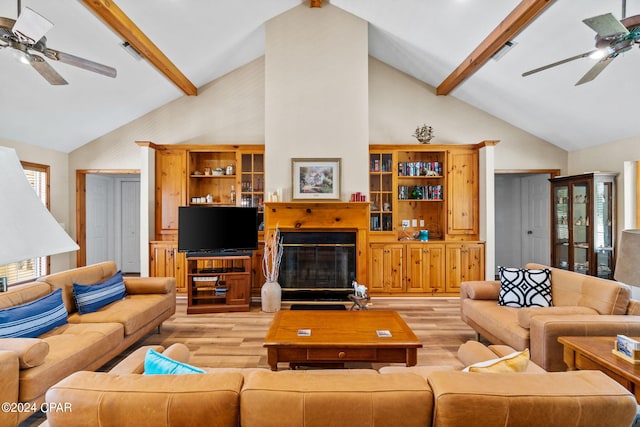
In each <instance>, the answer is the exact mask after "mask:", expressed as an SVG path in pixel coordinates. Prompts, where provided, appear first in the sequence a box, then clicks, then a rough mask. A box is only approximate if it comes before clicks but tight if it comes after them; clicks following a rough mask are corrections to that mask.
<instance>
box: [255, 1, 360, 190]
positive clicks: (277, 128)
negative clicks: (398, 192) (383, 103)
mask: <svg viewBox="0 0 640 427" xmlns="http://www.w3.org/2000/svg"><path fill="white" fill-rule="evenodd" d="M367 52H368V33H367V22H366V21H363V20H362V19H360V18H357V17H355V16H353V15H351V14H349V13H347V12H344V11H343V10H342V9H339V8H337V7H334V6H332V5H330V4H327V5H326V6H324V7H322V8H309V7H308V5H305V4H301V5H300V6H297V7H294V8H292V9H290V10H289V11H287V12H285V13H283V14H281V15H279V16H277V17H276V18H273V19H272V20H270V21H268V22H267V24H266V40H265V57H266V62H265V87H266V95H265V111H266V113H265V114H266V115H265V160H266V171H267V174H266V190H267V191H268V192H273V191H276V190H277V189H282V194H283V198H284V199H285V200H290V198H291V190H292V189H291V187H292V186H291V166H290V164H291V160H290V159H291V158H296V157H298V158H325V157H331V158H341V159H342V179H341V181H342V189H341V193H342V194H341V199H342V200H348V197H349V195H350V194H351V193H355V192H358V191H360V192H363V193H367V191H368V188H369V183H368V178H369V175H368V170H367V168H368V161H367V159H368V145H369V123H368V105H369V99H368V59H367V58H368V56H367Z"/></svg>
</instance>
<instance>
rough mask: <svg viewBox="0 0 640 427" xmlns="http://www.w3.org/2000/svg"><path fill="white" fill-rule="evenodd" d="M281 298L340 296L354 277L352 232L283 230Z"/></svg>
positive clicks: (354, 255) (345, 293)
mask: <svg viewBox="0 0 640 427" xmlns="http://www.w3.org/2000/svg"><path fill="white" fill-rule="evenodd" d="M281 235H282V246H283V255H282V263H281V264H280V274H279V278H278V283H280V286H281V287H282V292H283V299H285V300H287V299H288V300H291V299H344V297H345V296H346V295H347V294H349V293H351V292H352V289H353V288H352V285H351V283H352V282H353V280H355V279H356V233H355V232H334V231H327V232H319V231H314V232H304V231H302V232H283V233H282V234H281Z"/></svg>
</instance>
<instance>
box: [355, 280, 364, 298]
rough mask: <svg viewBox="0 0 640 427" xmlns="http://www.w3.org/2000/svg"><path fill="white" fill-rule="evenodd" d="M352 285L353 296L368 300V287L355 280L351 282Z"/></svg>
mask: <svg viewBox="0 0 640 427" xmlns="http://www.w3.org/2000/svg"><path fill="white" fill-rule="evenodd" d="M351 284H352V285H353V294H354V295H355V296H356V297H360V298H366V297H367V287H366V286H365V285H361V284H359V283H358V282H356V281H355V280H354V281H353V282H351Z"/></svg>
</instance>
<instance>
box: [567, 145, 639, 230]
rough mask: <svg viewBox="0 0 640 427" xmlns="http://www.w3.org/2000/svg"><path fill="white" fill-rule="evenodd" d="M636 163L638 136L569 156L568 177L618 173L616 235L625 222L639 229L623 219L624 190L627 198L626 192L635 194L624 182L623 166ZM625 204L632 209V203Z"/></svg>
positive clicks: (632, 186)
mask: <svg viewBox="0 0 640 427" xmlns="http://www.w3.org/2000/svg"><path fill="white" fill-rule="evenodd" d="M637 160H640V136H637V137H633V138H628V139H623V140H620V141H615V142H611V143H609V144H602V145H598V146H596V147H590V148H585V149H583V150H577V151H572V152H571V153H569V162H568V170H569V172H568V173H569V174H570V175H573V174H579V173H584V172H591V171H601V172H617V173H618V177H617V179H616V185H617V187H616V188H617V194H616V197H617V201H618V203H617V204H616V207H617V212H616V221H617V229H618V234H619V233H620V232H621V231H622V230H623V229H624V228H625V226H624V224H625V222H626V223H627V224H629V223H631V226H632V227H634V226H635V227H637V226H639V224H635V225H634V224H633V220H632V218H625V197H624V194H625V190H626V191H627V194H629V192H628V190H632V191H631V193H632V194H633V193H634V191H633V190H635V182H634V180H633V179H629V180H625V176H624V170H625V162H635V161H637ZM628 187H629V188H628ZM628 203H632V205H633V206H635V202H634V201H633V200H628ZM630 221H631V222H630Z"/></svg>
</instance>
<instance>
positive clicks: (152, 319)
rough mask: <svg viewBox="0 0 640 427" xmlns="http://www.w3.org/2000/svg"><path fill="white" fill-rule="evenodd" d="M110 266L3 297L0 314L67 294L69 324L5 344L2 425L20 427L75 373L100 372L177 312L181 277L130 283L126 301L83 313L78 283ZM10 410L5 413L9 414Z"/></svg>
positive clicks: (45, 280) (0, 350)
mask: <svg viewBox="0 0 640 427" xmlns="http://www.w3.org/2000/svg"><path fill="white" fill-rule="evenodd" d="M116 271H117V270H116V265H115V263H113V262H104V263H100V264H95V265H91V266H87V267H81V268H77V269H73V270H68V271H64V272H61V273H56V274H52V275H49V276H46V277H42V278H40V279H38V280H37V281H36V282H31V283H27V284H23V285H18V286H12V287H10V288H9V290H8V291H7V292H5V293H0V309H3V308H8V307H12V306H16V305H20V304H24V303H26V302H29V301H32V300H35V299H37V298H40V297H43V296H45V295H48V294H49V293H51V292H53V291H54V290H55V289H57V288H61V289H62V298H63V302H64V304H65V307H66V309H67V312H68V313H69V315H68V323H67V324H65V325H62V326H58V327H57V328H55V329H53V330H51V331H49V332H47V333H45V334H43V335H40V336H39V337H37V338H1V339H0V378H2V387H0V402H2V403H4V404H5V405H7V404H8V405H9V406H8V407H7V408H8V409H9V410H2V411H0V425H2V426H10V425H17V424H18V423H19V422H21V421H22V420H24V419H26V418H28V417H29V416H30V415H32V414H33V413H34V412H36V411H37V410H39V409H40V406H41V404H42V403H43V402H44V394H45V392H46V391H47V389H48V388H49V387H51V386H52V385H53V384H55V383H57V382H58V381H60V380H62V379H63V378H65V377H67V376H69V375H70V374H72V373H73V372H76V371H81V370H85V371H86V370H95V369H98V368H100V367H101V366H102V365H104V364H105V363H106V362H108V361H110V360H111V359H112V358H113V357H114V356H117V355H118V354H120V353H122V351H124V350H125V349H127V348H128V347H129V346H131V345H132V344H134V343H135V342H136V341H138V340H139V339H140V338H142V337H143V336H144V335H146V334H148V333H149V332H150V331H152V330H153V329H154V328H156V327H159V326H160V325H161V324H162V322H163V321H164V320H166V319H168V318H169V317H170V316H172V315H173V314H174V313H175V307H176V300H175V292H176V291H175V289H176V285H175V278H159V277H158V278H155V277H154V278H125V280H124V282H125V287H126V293H127V295H126V297H125V298H124V299H122V300H120V301H116V302H113V303H111V304H109V305H108V306H106V307H103V308H102V309H100V310H98V311H96V312H94V313H88V314H82V315H81V314H79V313H78V312H77V309H76V306H75V303H74V299H73V283H74V282H75V283H80V284H93V283H97V282H100V281H102V280H104V279H106V278H108V277H110V276H112V275H113V274H114V273H116ZM7 408H4V409H7Z"/></svg>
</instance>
